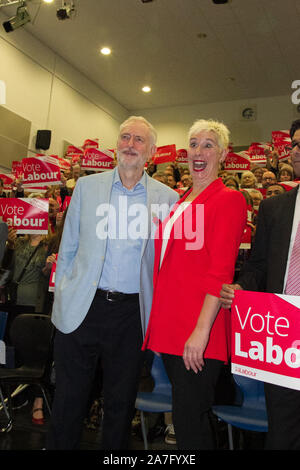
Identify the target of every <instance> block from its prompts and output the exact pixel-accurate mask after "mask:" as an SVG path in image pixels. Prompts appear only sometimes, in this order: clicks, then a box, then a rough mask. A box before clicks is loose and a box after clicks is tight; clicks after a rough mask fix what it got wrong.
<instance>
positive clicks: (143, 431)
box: [141, 411, 148, 450]
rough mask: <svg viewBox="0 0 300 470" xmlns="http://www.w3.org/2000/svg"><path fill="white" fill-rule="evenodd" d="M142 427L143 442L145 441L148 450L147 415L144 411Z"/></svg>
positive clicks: (142, 413)
mask: <svg viewBox="0 0 300 470" xmlns="http://www.w3.org/2000/svg"><path fill="white" fill-rule="evenodd" d="M141 427H142V434H143V440H144V448H145V450H148V441H147V428H146V421H145V415H144V412H143V411H141Z"/></svg>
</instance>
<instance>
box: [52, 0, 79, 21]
mask: <svg viewBox="0 0 300 470" xmlns="http://www.w3.org/2000/svg"><path fill="white" fill-rule="evenodd" d="M74 13H75V4H74V2H70V3H67V2H65V1H63V2H62V6H61V7H60V8H58V10H56V16H57V18H58V19H59V20H61V21H63V20H68V19H70V18H71V17H72V15H73V14H74Z"/></svg>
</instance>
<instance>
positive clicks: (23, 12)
mask: <svg viewBox="0 0 300 470" xmlns="http://www.w3.org/2000/svg"><path fill="white" fill-rule="evenodd" d="M29 21H30V15H29V13H28V11H27V9H26V2H22V4H21V6H19V7H18V8H17V13H16V16H13V17H12V18H10V19H9V20H8V21H4V23H3V28H4V29H5V31H6V32H7V33H10V32H11V31H14V30H15V29H17V28H20V27H21V26H24V24H26V23H28V22H29Z"/></svg>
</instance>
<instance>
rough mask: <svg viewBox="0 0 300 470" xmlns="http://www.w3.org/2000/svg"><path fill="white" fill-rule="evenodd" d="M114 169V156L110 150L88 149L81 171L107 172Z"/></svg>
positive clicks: (83, 158)
mask: <svg viewBox="0 0 300 470" xmlns="http://www.w3.org/2000/svg"><path fill="white" fill-rule="evenodd" d="M113 168H114V154H113V152H111V151H110V150H99V149H97V148H87V149H86V150H85V152H84V155H83V157H82V158H81V169H82V170H92V171H106V170H112V169H113Z"/></svg>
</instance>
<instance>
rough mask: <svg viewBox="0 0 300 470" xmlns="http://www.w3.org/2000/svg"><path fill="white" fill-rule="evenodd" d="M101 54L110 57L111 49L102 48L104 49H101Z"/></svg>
mask: <svg viewBox="0 0 300 470" xmlns="http://www.w3.org/2000/svg"><path fill="white" fill-rule="evenodd" d="M101 54H103V55H109V54H111V50H110V48H109V47H102V49H101Z"/></svg>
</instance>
